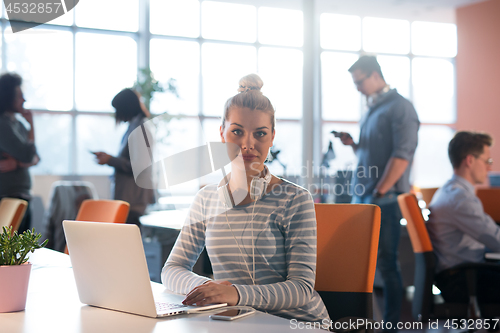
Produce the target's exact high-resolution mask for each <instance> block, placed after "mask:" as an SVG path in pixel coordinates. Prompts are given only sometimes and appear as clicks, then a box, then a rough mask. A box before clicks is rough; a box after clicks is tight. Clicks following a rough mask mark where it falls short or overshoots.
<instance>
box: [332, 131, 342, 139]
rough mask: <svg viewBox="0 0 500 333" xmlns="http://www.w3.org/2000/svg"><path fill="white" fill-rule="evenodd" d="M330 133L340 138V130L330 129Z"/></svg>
mask: <svg viewBox="0 0 500 333" xmlns="http://www.w3.org/2000/svg"><path fill="white" fill-rule="evenodd" d="M330 133H332V134H333V136H334V137H336V138H340V137H341V136H342V134H341V133H340V132H337V131H331V132H330Z"/></svg>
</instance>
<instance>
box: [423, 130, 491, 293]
mask: <svg viewBox="0 0 500 333" xmlns="http://www.w3.org/2000/svg"><path fill="white" fill-rule="evenodd" d="M492 142H493V140H492V138H491V136H489V135H488V134H485V133H474V132H458V133H456V134H455V136H454V137H453V139H452V140H451V141H450V144H449V146H448V156H449V157H450V161H451V164H452V166H453V177H452V178H451V179H450V180H449V181H448V182H447V183H446V184H445V185H444V186H443V187H442V188H440V189H439V190H438V191H437V192H436V193H435V194H434V197H433V198H432V201H431V204H430V207H429V209H430V211H431V214H430V215H429V221H428V222H427V229H428V231H429V237H430V238H431V242H432V246H433V248H434V253H435V254H436V257H437V265H436V271H437V273H438V274H437V275H436V285H437V287H438V288H439V289H440V290H441V294H442V296H443V298H444V299H445V300H446V301H448V302H467V301H468V295H467V285H466V276H465V271H460V270H447V269H448V268H451V267H453V266H456V265H459V264H462V263H466V262H473V263H478V262H484V254H485V250H486V247H488V249H489V250H491V251H494V252H500V227H499V226H498V225H497V224H496V223H495V221H493V219H492V218H491V217H490V216H489V215H487V214H486V213H485V212H484V210H483V205H482V204H481V201H480V200H479V198H478V197H477V196H476V194H475V190H474V185H476V184H482V183H484V181H485V180H486V177H487V176H488V171H490V170H491V165H492V164H493V159H492V158H491V155H490V147H491V145H492ZM499 268H500V267H499ZM499 281H500V269H496V270H494V269H489V270H486V269H484V270H480V271H478V284H477V285H478V290H477V297H478V301H479V302H480V303H498V302H499V301H500V285H499V283H498V282H499Z"/></svg>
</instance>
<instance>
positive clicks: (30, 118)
mask: <svg viewBox="0 0 500 333" xmlns="http://www.w3.org/2000/svg"><path fill="white" fill-rule="evenodd" d="M19 113H20V114H21V116H23V117H24V119H26V121H27V122H28V123H30V125H33V113H32V112H31V110H26V109H25V108H23V109H22V110H21V111H19Z"/></svg>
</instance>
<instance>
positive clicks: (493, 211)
mask: <svg viewBox="0 0 500 333" xmlns="http://www.w3.org/2000/svg"><path fill="white" fill-rule="evenodd" d="M476 195H477V197H478V198H479V200H481V202H482V203H483V208H484V212H485V213H486V214H488V215H489V216H491V218H492V219H493V220H495V221H496V222H497V223H500V188H479V189H477V192H476Z"/></svg>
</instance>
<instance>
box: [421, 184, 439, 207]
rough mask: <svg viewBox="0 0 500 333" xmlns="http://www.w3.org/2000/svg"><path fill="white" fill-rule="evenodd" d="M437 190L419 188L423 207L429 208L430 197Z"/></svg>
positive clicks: (433, 188) (436, 188) (434, 188)
mask: <svg viewBox="0 0 500 333" xmlns="http://www.w3.org/2000/svg"><path fill="white" fill-rule="evenodd" d="M437 190H438V187H429V188H421V189H419V192H420V193H421V194H422V200H424V201H425V205H426V206H427V207H429V205H430V204H431V200H432V197H433V196H434V193H436V191H437Z"/></svg>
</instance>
